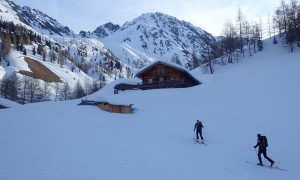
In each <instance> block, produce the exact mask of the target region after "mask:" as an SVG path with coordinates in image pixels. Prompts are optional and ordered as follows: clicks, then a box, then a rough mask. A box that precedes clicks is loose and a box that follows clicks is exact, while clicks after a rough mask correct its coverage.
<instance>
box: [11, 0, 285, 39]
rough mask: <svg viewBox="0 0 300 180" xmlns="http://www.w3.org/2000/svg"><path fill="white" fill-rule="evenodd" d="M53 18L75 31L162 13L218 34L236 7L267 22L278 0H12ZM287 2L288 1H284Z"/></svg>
mask: <svg viewBox="0 0 300 180" xmlns="http://www.w3.org/2000/svg"><path fill="white" fill-rule="evenodd" d="M13 1H14V2H15V3H16V4H18V5H20V6H29V7H32V8H35V9H38V10H40V11H42V12H43V13H45V14H47V15H49V16H50V17H53V18H55V19H56V20H58V21H59V22H60V23H61V24H63V25H65V26H68V27H69V28H70V29H72V30H73V31H74V32H75V33H79V31H80V30H85V31H94V30H95V29H96V28H97V27H98V26H100V25H102V24H104V23H107V22H112V23H115V24H119V25H123V24H124V23H125V22H126V21H131V20H133V19H134V18H136V17H138V16H140V15H141V14H143V13H148V12H162V13H165V14H168V15H171V16H174V17H176V18H177V19H179V20H185V21H187V22H190V23H192V24H193V25H195V26H197V27H200V28H202V29H204V30H206V31H207V32H209V33H211V34H213V35H215V36H218V35H221V33H222V29H223V27H224V24H225V22H226V21H228V20H229V21H231V22H233V23H235V19H236V16H237V11H238V8H239V7H240V8H241V10H242V13H243V14H244V15H245V16H246V17H247V19H248V20H249V21H253V20H254V21H256V22H259V18H260V17H261V18H262V21H264V22H267V17H268V14H270V17H271V16H272V15H273V14H274V13H273V12H274V11H275V9H276V8H277V7H278V6H279V2H280V0H86V1H81V0H13ZM287 2H289V1H287Z"/></svg>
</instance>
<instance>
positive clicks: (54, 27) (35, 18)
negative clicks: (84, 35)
mask: <svg viewBox="0 0 300 180" xmlns="http://www.w3.org/2000/svg"><path fill="white" fill-rule="evenodd" d="M0 16H1V20H2V21H8V22H11V21H12V22H14V24H22V25H23V26H25V27H27V28H28V27H30V28H28V29H34V30H35V31H37V32H38V33H41V34H45V35H59V36H67V37H70V36H75V34H74V32H73V31H72V30H70V29H69V28H68V27H67V26H63V25H61V24H60V23H59V22H58V21H57V20H55V19H53V18H51V17H49V16H48V15H46V14H44V13H42V12H41V11H39V10H37V9H32V8H30V7H27V6H24V7H20V6H19V5H17V4H15V3H14V2H13V1H10V0H1V1H0Z"/></svg>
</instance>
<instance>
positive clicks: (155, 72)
mask: <svg viewBox="0 0 300 180" xmlns="http://www.w3.org/2000/svg"><path fill="white" fill-rule="evenodd" d="M136 76H137V77H138V78H140V79H142V84H141V85H140V89H159V88H185V87H192V86H196V85H199V84H201V82H200V81H198V80H197V79H196V78H195V77H193V76H192V75H191V74H190V73H189V72H188V71H186V70H185V69H184V68H182V67H180V66H178V65H177V64H173V63H169V62H164V61H156V62H154V63H152V64H150V65H148V66H146V67H144V68H143V69H141V70H140V71H139V72H137V73H136Z"/></svg>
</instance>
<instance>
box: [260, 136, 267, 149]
mask: <svg viewBox="0 0 300 180" xmlns="http://www.w3.org/2000/svg"><path fill="white" fill-rule="evenodd" d="M261 139H262V140H263V143H264V145H265V146H266V147H268V139H267V137H266V136H261Z"/></svg>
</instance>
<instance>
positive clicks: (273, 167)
mask: <svg viewBox="0 0 300 180" xmlns="http://www.w3.org/2000/svg"><path fill="white" fill-rule="evenodd" d="M246 163H249V164H253V165H257V164H255V163H253V162H249V161H246ZM257 166H260V167H266V168H270V169H277V170H280V171H287V169H282V168H279V167H277V166H272V167H271V166H265V165H262V166H261V165H257Z"/></svg>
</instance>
